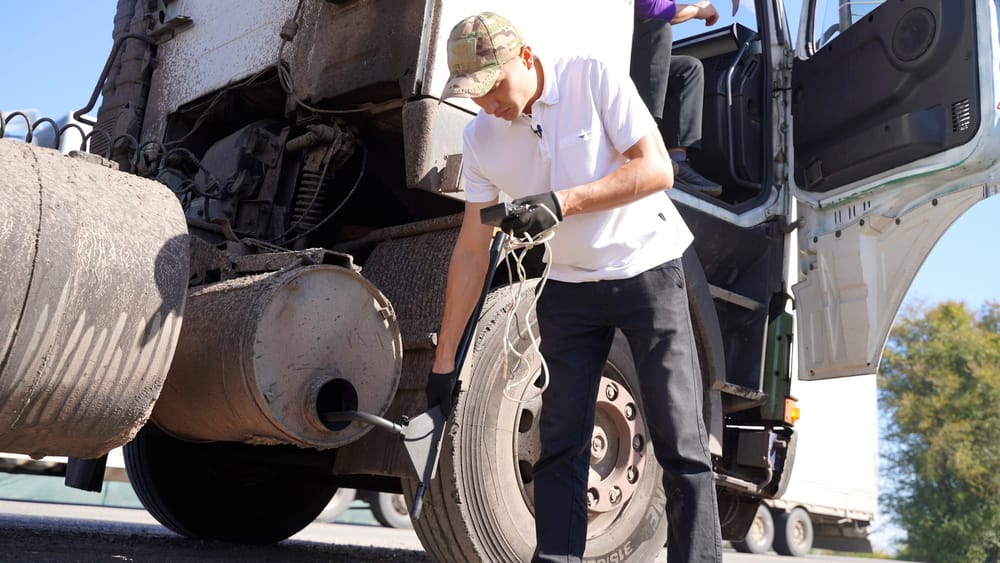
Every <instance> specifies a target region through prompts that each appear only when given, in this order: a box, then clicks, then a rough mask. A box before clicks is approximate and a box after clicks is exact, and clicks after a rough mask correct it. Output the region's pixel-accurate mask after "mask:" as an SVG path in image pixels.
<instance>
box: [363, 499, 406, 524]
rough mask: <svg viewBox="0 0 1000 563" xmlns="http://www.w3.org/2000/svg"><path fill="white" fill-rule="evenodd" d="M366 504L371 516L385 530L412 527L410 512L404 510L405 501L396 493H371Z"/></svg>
mask: <svg viewBox="0 0 1000 563" xmlns="http://www.w3.org/2000/svg"><path fill="white" fill-rule="evenodd" d="M368 503H369V505H370V506H371V509H372V515H373V516H375V519H376V520H378V523H379V524H382V525H383V526H385V527H386V528H399V529H404V530H408V529H410V528H412V527H413V522H412V521H410V511H409V510H408V509H407V508H406V499H405V498H404V496H403V495H401V494H398V493H386V492H373V493H372V494H371V495H370V496H369V498H368Z"/></svg>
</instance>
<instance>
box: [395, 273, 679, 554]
mask: <svg viewBox="0 0 1000 563" xmlns="http://www.w3.org/2000/svg"><path fill="white" fill-rule="evenodd" d="M508 292H509V290H508V289H507V288H502V289H500V290H497V291H494V292H493V293H492V294H491V295H490V297H489V299H488V300H487V302H486V305H485V306H484V309H483V310H484V312H483V314H482V317H481V319H480V324H479V328H478V333H477V340H476V343H475V348H474V353H473V355H472V356H473V357H472V360H471V364H469V365H467V369H466V371H465V374H464V375H463V382H462V393H461V394H460V396H459V399H458V401H457V403H456V405H455V409H454V412H453V413H452V418H451V420H450V422H449V426H448V431H447V432H446V434H445V438H444V440H443V442H444V443H443V445H442V451H441V454H440V462H439V463H440V464H439V467H438V471H437V477H436V478H435V479H433V480H432V481H431V483H430V484H429V486H428V490H427V493H426V496H425V499H424V505H423V514H422V516H421V517H420V518H419V519H418V520H416V521H415V522H414V528H415V530H416V532H417V535H418V536H419V537H420V541H421V543H422V544H423V546H424V548H425V549H426V550H427V552H428V554H429V555H430V556H431V558H432V559H434V560H436V561H490V562H498V563H499V562H506V561H515V562H516V561H527V560H529V559H530V558H531V555H532V552H533V550H534V547H535V521H534V513H533V504H534V503H533V500H532V499H533V494H532V483H531V468H532V465H533V463H534V462H535V461H536V460H537V459H538V455H539V441H538V431H537V424H538V413H539V411H540V408H541V403H542V401H541V399H540V398H539V397H537V391H538V389H537V388H536V387H535V385H534V382H535V380H536V378H537V376H538V374H539V373H540V371H539V366H540V362H539V358H538V356H537V354H535V353H534V352H529V351H528V350H529V341H528V339H527V337H526V336H525V332H524V328H525V326H526V322H525V313H526V312H527V311H528V309H529V307H530V304H531V300H532V298H533V296H534V285H533V284H532V285H531V287H527V288H525V289H523V290H521V293H520V296H521V303H520V305H519V306H518V308H517V318H516V320H515V322H514V324H513V326H514V327H515V328H514V329H513V330H512V332H513V333H514V334H515V335H517V334H519V335H521V337H520V338H515V339H516V342H514V348H515V349H516V350H517V351H518V352H520V353H526V357H525V362H524V363H522V365H521V366H519V368H518V370H517V371H516V372H515V377H517V378H518V379H522V380H523V381H524V383H522V384H520V385H517V386H514V387H512V388H511V389H510V390H508V391H507V395H509V396H512V397H514V398H515V399H518V400H520V401H524V402H517V401H515V400H511V399H510V398H508V397H505V393H504V388H505V381H504V379H503V376H502V373H501V372H502V371H503V368H502V362H501V361H500V358H501V357H502V355H503V339H504V338H505V336H504V327H505V324H506V321H507V311H508V310H510V309H511V308H512V307H511V298H510V297H509V295H508ZM530 322H531V324H532V325H534V323H535V321H534V313H533V312H532V314H531V321H530ZM514 361H515V360H511V363H512V364H513V363H514ZM604 379H605V382H604V387H602V392H601V393H600V394H599V396H598V405H597V408H598V413H597V418H596V424H595V429H594V435H595V444H597V445H595V448H597V449H596V450H595V452H594V458H593V459H594V460H595V461H594V462H592V464H591V479H590V487H591V491H592V497H591V498H592V504H591V510H590V514H589V516H590V518H589V525H588V530H587V554H586V555H587V559H588V560H590V559H594V560H607V561H623V560H625V559H629V560H633V561H652V560H653V559H655V558H656V556H657V554H658V553H659V552H660V550H662V548H663V545H664V542H665V539H666V524H667V521H666V517H665V514H664V504H665V496H664V494H663V487H662V483H661V475H662V472H661V470H660V467H659V464H658V463H657V462H656V460H655V458H654V457H653V455H652V452H651V451H650V446H649V441H648V439H647V437H646V436H645V426H644V418H643V416H642V411H641V408H638V407H639V403H638V391H637V389H638V385H637V381H636V373H635V368H634V367H633V365H632V360H631V355H630V353H629V349H628V344H627V342H626V341H625V339H624V337H619V338H616V339H615V344H614V346H613V348H612V351H611V354H610V356H609V358H608V363H607V365H606V367H605V370H604ZM612 386H613V387H614V389H615V391H614V392H613V393H612V392H610V391H607V389H608V387H612ZM611 395H613V399H612V397H611ZM634 443H640V444H642V446H641V448H642V449H641V451H640V452H636V453H637V454H638V455H633V452H634V450H633V448H632V444H634ZM637 459H641V460H640V461H637ZM415 485H416V484H415V483H414V482H412V481H405V482H404V491H405V493H406V495H407V498H408V500H409V501H410V502H412V499H413V495H414V493H415V489H416V486H415Z"/></svg>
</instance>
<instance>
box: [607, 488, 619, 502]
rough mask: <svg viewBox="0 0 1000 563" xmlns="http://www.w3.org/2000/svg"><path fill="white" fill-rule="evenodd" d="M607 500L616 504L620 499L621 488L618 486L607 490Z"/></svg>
mask: <svg viewBox="0 0 1000 563" xmlns="http://www.w3.org/2000/svg"><path fill="white" fill-rule="evenodd" d="M608 500H610V501H611V504H618V501H620V500H622V490H621V489H619V488H618V487H611V491H610V492H608Z"/></svg>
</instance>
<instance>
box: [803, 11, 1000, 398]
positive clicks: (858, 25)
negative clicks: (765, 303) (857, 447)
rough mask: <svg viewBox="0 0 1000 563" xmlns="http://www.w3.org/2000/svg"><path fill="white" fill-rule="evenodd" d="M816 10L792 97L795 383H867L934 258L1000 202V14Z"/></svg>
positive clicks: (805, 38) (807, 31)
mask: <svg viewBox="0 0 1000 563" xmlns="http://www.w3.org/2000/svg"><path fill="white" fill-rule="evenodd" d="M823 1H824V0H809V1H807V2H805V5H804V7H803V9H809V10H813V12H809V13H805V14H803V22H806V21H808V22H809V25H813V24H814V22H819V21H821V17H818V16H820V14H817V13H816V11H817V10H818V8H817V6H818V5H821V4H822V3H823ZM826 2H828V3H830V4H828V6H832V7H833V8H834V10H832V11H831V12H832V13H833V14H834V19H837V18H836V16H837V15H839V16H840V18H839V23H838V24H836V25H834V26H831V27H830V28H829V29H827V28H826V24H825V23H823V24H821V25H819V26H817V29H816V30H812V29H808V28H806V29H804V30H802V31H801V32H800V34H799V43H800V45H799V46H798V49H797V52H796V54H797V59H798V60H796V62H795V63H794V65H793V76H792V79H791V84H792V90H791V92H790V93H789V97H790V98H791V100H790V103H791V106H792V117H793V119H792V129H793V131H794V135H793V137H794V139H793V140H794V145H793V147H791V148H790V150H789V152H790V153H791V154H792V155H793V161H794V163H795V166H794V171H795V173H794V182H793V185H792V186H791V190H792V194H793V195H794V197H795V199H796V201H797V204H796V207H795V213H796V221H795V223H794V224H795V225H797V227H798V228H797V230H796V235H797V236H796V243H797V245H798V254H797V258H798V259H797V271H796V272H795V273H794V274H793V275H794V277H795V278H797V283H796V284H795V285H794V286H793V288H792V289H793V293H794V295H795V299H796V316H797V320H798V326H797V334H798V344H799V356H798V358H799V362H798V371H799V378H800V379H824V378H830V377H840V376H848V375H862V374H867V373H874V372H875V371H876V370H877V369H878V364H879V361H880V359H881V357H882V350H883V348H884V346H885V342H886V339H887V337H888V335H889V331H890V329H891V327H892V322H893V319H894V318H895V316H896V313H897V311H898V309H899V306H900V304H901V303H902V301H903V299H904V297H905V296H906V293H907V291H908V289H909V287H910V284H911V283H912V281H913V278H914V277H915V276H916V274H917V271H918V270H919V268H920V266H921V264H923V263H924V260H925V259H926V257H927V255H928V254H929V253H930V251H931V249H932V248H933V247H934V245H935V244H936V243H937V241H938V239H940V237H941V236H942V235H943V234H944V233H945V231H946V230H947V229H948V227H949V226H950V225H951V224H952V223H953V222H954V221H956V220H957V219H958V218H959V217H960V216H961V215H962V214H963V213H965V211H967V210H968V209H969V208H971V207H972V206H973V205H975V204H976V203H978V202H979V201H982V200H983V199H985V198H986V197H990V196H992V195H995V194H996V193H998V192H1000V158H998V157H997V155H998V154H1000V105H998V103H997V101H998V99H1000V73H998V72H996V68H997V61H998V60H1000V29H998V28H1000V21H998V15H997V12H998V10H1000V4H998V3H997V2H996V0H886V1H885V2H883V3H881V4H880V5H878V7H876V8H875V9H873V10H871V11H870V12H867V13H865V12H864V11H863V10H862V9H860V8H858V6H859V5H860V4H859V3H858V2H850V1H848V0H826ZM866 5H867V6H870V4H866ZM836 8H839V14H838V12H837V11H836ZM829 13H830V12H828V13H827V15H829ZM812 33H815V36H812V35H811V34H812ZM838 33H839V35H838ZM831 37H832V39H831ZM816 44H819V45H820V47H818V48H813V47H812V45H816Z"/></svg>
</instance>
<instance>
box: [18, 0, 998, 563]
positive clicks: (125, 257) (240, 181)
mask: <svg viewBox="0 0 1000 563" xmlns="http://www.w3.org/2000/svg"><path fill="white" fill-rule="evenodd" d="M855 4H856V3H851V2H848V1H846V0H840V1H839V2H838V3H837V4H836V5H833V8H832V10H828V8H829V7H830V6H829V5H827V4H826V3H819V2H807V3H804V4H803V6H802V13H801V19H800V25H799V27H798V32H797V33H796V36H797V37H796V38H795V39H794V40H793V37H792V34H791V33H790V28H791V26H790V25H789V22H788V17H787V14H786V12H785V10H784V3H783V2H782V1H781V0H755V1H754V2H742V1H741V2H735V3H734V4H733V7H734V8H736V9H738V10H739V11H740V12H741V13H742V17H743V18H744V19H743V20H741V21H733V23H732V24H729V25H725V26H722V27H719V28H717V29H709V30H708V31H706V32H704V33H702V34H699V35H697V36H694V37H691V38H689V39H686V40H683V41H678V42H677V43H676V44H675V51H676V52H683V53H686V54H690V55H692V56H696V57H698V58H699V59H700V60H701V61H702V63H703V65H704V68H705V73H706V76H705V84H706V90H705V99H704V102H705V104H704V116H703V117H704V135H703V140H702V147H701V150H700V151H699V152H698V153H697V154H695V155H692V159H694V160H695V164H696V167H697V168H698V169H699V170H703V171H705V173H706V174H707V175H708V176H709V178H710V179H712V180H715V181H717V182H719V183H720V184H721V185H723V188H724V189H723V193H722V195H721V196H719V197H709V196H706V195H704V194H697V193H690V192H687V191H685V190H684V189H680V188H678V189H673V190H671V191H670V192H669V193H670V195H671V197H672V199H673V201H674V202H675V204H676V205H677V207H678V209H679V210H680V212H681V214H682V215H683V217H684V219H685V221H686V222H687V223H688V225H689V227H690V228H691V230H692V231H693V232H694V234H695V242H694V243H693V245H692V247H691V249H690V250H689V252H687V253H686V254H685V256H684V262H685V270H686V276H687V280H686V286H687V288H688V293H689V302H690V307H691V311H692V322H693V325H694V326H693V328H694V332H695V334H696V340H697V352H698V356H699V360H700V366H701V370H702V380H703V388H704V394H705V403H704V412H703V414H704V418H705V422H706V427H707V429H708V431H709V437H710V450H711V454H712V458H713V465H714V471H715V476H716V484H717V492H718V502H719V515H720V524H721V527H722V533H723V536H724V537H725V538H726V539H730V540H739V539H741V538H743V537H745V535H746V533H747V530H748V529H749V528H750V526H751V524H752V523H753V521H754V518H755V517H756V515H757V513H758V507H759V506H760V505H761V503H762V502H764V501H765V500H767V499H773V498H780V497H781V496H782V494H783V493H784V492H785V490H786V488H787V487H788V482H789V478H790V476H791V475H792V474H793V473H794V469H793V461H794V451H795V449H796V446H797V439H798V438H797V434H796V428H795V424H794V421H793V416H792V415H793V413H794V409H795V400H794V394H793V393H792V392H791V381H792V379H793V377H795V376H796V375H797V377H798V378H799V379H805V380H820V379H830V378H838V377H847V376H855V375H863V374H870V373H872V372H873V371H875V370H876V369H877V367H878V363H879V360H880V358H881V354H882V349H883V347H884V345H885V341H886V338H887V335H888V332H889V329H890V326H891V323H892V320H893V318H894V316H895V314H896V311H897V309H898V308H899V305H900V303H901V301H902V299H903V296H904V294H905V293H906V289H907V287H908V285H909V283H910V282H911V281H912V279H913V277H914V275H915V274H916V271H917V269H918V267H919V265H920V264H921V262H922V261H923V259H924V257H925V256H926V255H927V254H928V252H929V251H930V249H931V248H932V247H933V245H934V243H935V241H936V240H937V239H938V238H940V236H941V235H942V234H943V233H944V232H945V230H946V229H947V228H948V226H949V225H950V224H951V223H952V222H953V221H954V220H955V219H957V218H958V217H959V216H961V215H962V213H963V212H964V211H966V210H967V209H969V208H970V207H972V206H973V205H975V204H976V203H977V202H980V201H982V200H984V199H985V198H987V197H989V196H992V195H995V194H996V191H997V187H998V182H997V180H998V173H1000V172H998V170H1000V165H998V159H997V158H996V155H997V154H1000V151H998V147H1000V118H998V116H1000V108H998V107H997V100H998V92H1000V88H998V81H1000V73H998V72H996V64H997V61H998V60H1000V47H998V45H997V41H998V39H997V37H998V18H997V9H998V7H997V4H996V2H994V1H991V0H961V1H953V2H952V1H949V2H942V1H940V0H906V1H899V2H895V1H893V2H881V3H873V4H866V7H865V8H864V9H862V10H861V11H860V12H859V11H858V8H857V6H855ZM491 7H494V6H493V5H492V4H490V3H487V2H482V1H479V0H463V1H462V2H458V1H457V0H426V1H423V2H416V1H409V2H390V1H389V0H333V1H322V0H275V1H273V2H268V3H261V4H253V5H248V4H246V3H244V2H236V1H235V0H186V1H171V0H154V1H146V0H141V1H140V0H137V1H135V2H132V1H129V0H123V1H121V2H119V4H118V11H117V15H116V17H115V26H114V32H113V33H114V37H113V38H114V42H113V46H112V49H111V53H110V54H109V57H108V62H107V64H106V65H105V68H104V71H103V72H102V74H101V76H100V77H99V78H98V85H97V87H96V88H95V91H94V93H93V94H92V96H91V98H90V101H89V103H88V104H87V106H86V107H84V108H82V109H81V110H80V111H79V112H77V114H79V115H84V114H85V113H87V112H89V111H91V110H93V109H94V107H96V103H97V100H98V99H100V100H101V104H100V107H99V108H98V109H97V119H96V122H95V123H94V130H93V131H92V132H91V133H90V134H89V135H88V137H87V139H86V141H85V145H86V146H85V147H84V148H85V149H86V150H81V151H76V152H75V153H72V154H71V156H69V157H63V156H61V155H58V154H55V153H53V152H52V151H48V150H45V149H44V148H38V147H32V146H28V145H25V144H23V143H17V142H13V141H9V140H0V169H2V173H0V178H2V180H0V186H2V192H0V193H2V194H3V198H4V205H3V206H0V248H2V249H3V250H2V252H3V259H2V260H0V277H2V278H3V279H4V280H7V282H6V283H7V287H6V288H5V291H4V292H3V293H2V295H0V323H2V324H0V451H9V452H18V453H26V454H28V455H31V456H33V457H41V456H45V455H64V456H68V457H69V458H70V461H71V463H72V462H74V460H77V462H78V463H79V464H80V466H81V467H86V466H87V465H88V463H93V464H97V465H99V460H100V459H101V456H103V455H104V454H105V453H106V452H108V451H109V450H112V449H114V448H115V447H118V446H122V445H124V453H125V465H126V470H127V473H128V477H129V481H130V482H131V483H132V485H133V487H134V488H135V489H136V492H137V494H138V496H139V497H140V499H141V500H142V502H143V504H144V506H145V507H146V508H147V509H148V510H149V512H150V513H151V514H152V515H153V516H154V517H156V518H157V520H159V521H160V522H161V523H163V524H164V525H165V526H166V527H167V528H169V529H171V530H173V531H174V532H177V533H179V534H181V535H184V536H188V537H192V538H206V539H216V540H224V541H232V542H273V541H279V540H281V539H284V538H286V537H288V536H289V535H291V534H293V533H295V532H296V531H298V530H299V529H300V528H301V527H303V526H305V525H306V524H307V523H308V522H310V521H312V519H313V518H314V517H315V516H316V515H317V514H319V513H320V512H321V511H322V510H323V508H324V507H325V506H326V505H327V503H328V501H329V500H330V498H331V497H332V496H333V495H334V494H335V492H336V490H337V489H338V488H357V489H368V490H377V491H384V492H395V493H402V494H403V495H404V496H405V497H406V498H407V502H410V503H412V502H413V501H414V500H415V499H416V498H417V496H418V490H419V485H420V483H419V481H418V479H417V476H416V473H415V469H414V464H413V462H412V461H413V460H412V458H410V457H408V454H407V452H406V448H405V444H403V441H402V440H401V439H400V438H399V436H398V435H397V434H395V433H394V432H387V431H386V430H385V429H386V427H387V426H386V424H383V423H388V427H389V428H397V427H399V426H403V425H406V424H409V423H410V422H412V421H413V420H414V418H413V417H415V416H419V415H420V414H421V413H423V412H424V411H425V410H426V407H427V405H426V400H425V397H424V396H423V388H424V383H425V380H426V375H427V373H428V372H429V369H430V367H431V363H432V357H433V351H434V346H435V342H436V335H437V329H438V323H439V320H440V313H441V308H442V301H443V293H444V291H443V285H444V279H445V272H446V270H447V261H448V258H449V255H450V250H451V247H452V245H453V243H454V240H455V237H456V233H457V228H458V225H459V222H460V220H461V212H462V210H463V205H464V203H463V181H462V173H461V168H462V162H461V130H462V128H463V127H464V125H465V124H466V123H467V122H468V121H469V119H471V117H472V116H473V115H474V114H475V112H476V108H475V106H473V105H472V104H471V102H469V101H463V100H447V101H443V102H442V101H441V100H440V99H439V97H440V92H441V91H442V88H443V86H444V83H445V81H446V79H447V76H448V71H447V65H446V53H445V38H446V37H447V33H448V31H449V29H450V28H451V26H452V25H453V23H455V22H457V21H459V20H460V19H461V18H463V17H465V16H467V15H469V14H472V13H476V12H479V11H483V10H487V9H489V8H491ZM497 9H499V8H497ZM502 11H503V12H504V15H505V16H507V17H508V18H510V19H511V20H513V21H514V22H516V24H517V25H518V26H520V27H521V31H522V32H523V33H524V35H525V37H526V38H527V40H528V42H529V43H531V44H533V46H534V47H535V49H534V52H535V53H536V54H539V55H540V56H542V57H543V59H544V57H547V56H556V55H559V54H562V53H568V52H580V51H591V50H599V51H600V53H599V55H600V56H601V57H602V58H603V59H605V60H606V61H608V65H609V68H612V69H617V70H616V71H618V72H623V73H625V72H627V61H628V55H629V53H628V49H629V43H630V41H629V38H630V34H631V27H632V22H633V5H632V3H631V2H629V1H627V0H626V1H621V2H617V1H614V2H608V1H598V0H581V1H580V2H575V3H574V4H573V9H571V10H568V9H566V8H565V6H563V5H562V4H560V3H555V2H546V3H539V2H526V1H521V0H511V1H509V2H505V3H504V4H503V7H502ZM831 14H832V16H833V20H831V19H830V16H831ZM553 22H558V25H553ZM75 115H76V114H75ZM522 264H523V265H524V267H525V274H526V276H527V277H528V278H532V277H537V276H539V275H540V274H541V272H542V271H543V264H542V261H541V257H540V256H539V255H538V253H535V254H533V255H529V256H526V257H525V260H524V261H523V262H522ZM507 269H509V265H507V266H503V267H502V268H501V272H498V274H497V276H495V278H494V287H492V288H491V291H490V293H489V296H488V298H487V300H486V302H485V305H484V307H483V308H482V312H481V314H480V315H479V316H478V318H477V319H474V320H475V321H477V324H476V327H477V328H476V329H475V331H474V334H473V340H472V342H473V345H472V349H471V352H470V353H469V354H468V356H467V358H466V360H465V362H464V363H463V365H462V381H463V390H462V392H461V394H460V395H459V397H458V400H457V403H456V405H455V407H454V411H453V412H452V414H451V417H450V419H449V421H448V426H447V431H446V432H445V433H444V437H443V440H442V443H441V449H440V453H439V458H438V460H437V467H436V476H435V477H434V478H433V479H432V480H431V481H430V482H429V487H428V489H427V493H426V497H425V498H424V501H423V512H422V515H421V516H420V517H419V518H418V519H417V520H416V521H415V522H414V529H415V530H416V533H417V535H418V536H419V537H420V540H421V543H422V545H423V546H424V548H425V550H426V551H427V553H428V554H429V555H430V557H432V558H433V559H434V560H438V561H520V560H525V559H527V558H528V557H529V556H530V554H531V552H532V550H533V547H534V533H533V528H534V516H533V501H532V498H533V492H532V482H531V467H532V464H533V463H534V461H535V460H536V459H537V456H538V437H537V420H538V413H539V412H540V409H541V408H543V399H542V397H539V396H538V394H537V393H536V389H535V388H534V386H533V382H534V378H533V374H535V373H537V370H539V365H540V361H539V358H538V357H537V354H534V353H532V352H531V342H530V338H528V337H527V336H525V334H526V333H525V332H524V331H523V330H520V331H516V332H515V333H514V334H513V335H512V336H511V337H510V340H509V342H507V343H506V345H509V347H511V348H512V349H513V350H516V351H517V352H518V353H521V354H523V356H524V361H523V362H522V363H521V365H520V369H521V370H522V373H518V374H516V375H517V381H519V382H520V383H519V385H517V386H512V387H510V388H508V381H507V377H506V375H507V374H504V373H503V363H504V362H503V361H502V358H501V355H502V353H503V350H504V349H505V339H506V338H507V336H505V332H506V331H505V330H503V329H502V327H504V326H506V325H507V322H508V319H510V320H511V324H512V325H513V326H516V327H520V328H523V327H527V326H531V325H532V324H533V323H534V320H533V317H532V316H531V311H530V300H526V299H522V300H518V299H515V298H516V297H517V296H518V295H520V294H524V293H527V292H531V291H533V289H532V287H531V285H530V284H528V285H526V286H524V287H521V286H519V285H518V286H517V287H515V288H514V289H513V290H512V289H511V288H510V287H508V286H509V285H510V282H509V281H508V279H509V278H508V276H507V275H504V271H503V270H507ZM517 292H521V293H517ZM637 389H638V388H637V383H636V375H635V369H634V366H633V365H632V364H631V360H630V355H629V353H628V347H627V344H626V343H625V342H624V339H619V340H618V341H617V342H616V343H615V345H614V347H613V349H612V351H611V353H610V355H609V357H608V360H607V363H606V368H605V371H604V378H603V380H602V383H601V390H600V393H599V394H598V396H597V397H595V401H596V403H597V412H598V416H597V422H596V424H595V427H594V451H593V452H592V453H593V455H592V460H593V462H592V467H591V469H592V471H591V477H590V481H589V483H588V488H589V491H588V494H589V497H590V499H591V503H590V507H589V510H590V521H589V529H588V541H587V552H586V560H588V561H623V560H634V561H648V560H652V559H653V558H654V556H655V554H656V553H658V552H659V551H660V550H661V549H662V546H663V545H664V538H665V536H666V518H665V515H664V510H663V507H664V499H665V495H664V492H663V489H662V484H661V479H660V476H661V470H660V468H659V466H658V464H657V463H656V462H655V459H654V458H653V457H651V455H650V454H651V446H650V444H649V440H648V439H647V435H646V427H645V423H644V415H643V409H642V401H641V400H640V398H639V395H638V390H637ZM512 399H513V400H512ZM845 407H846V405H845ZM331 413H332V414H333V415H336V416H331ZM844 416H850V411H849V410H847V409H846V408H845V414H844ZM91 460H98V461H91ZM86 473H87V472H86V471H83V472H82V474H83V475H86ZM94 473H96V472H94ZM84 481H86V480H85V479H84ZM83 484H84V485H86V483H83Z"/></svg>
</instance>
